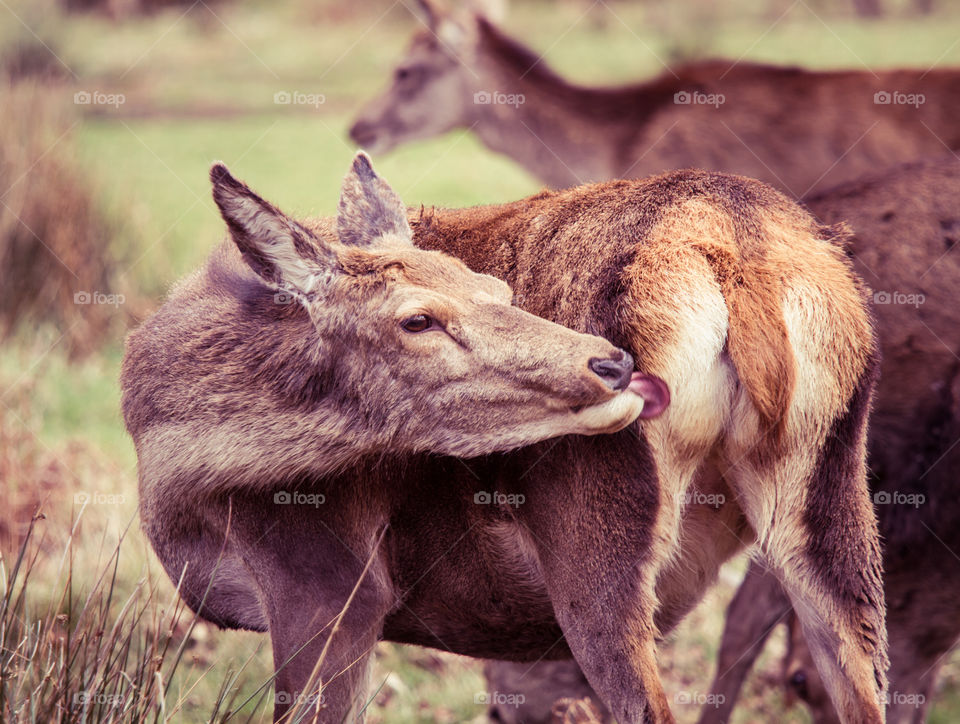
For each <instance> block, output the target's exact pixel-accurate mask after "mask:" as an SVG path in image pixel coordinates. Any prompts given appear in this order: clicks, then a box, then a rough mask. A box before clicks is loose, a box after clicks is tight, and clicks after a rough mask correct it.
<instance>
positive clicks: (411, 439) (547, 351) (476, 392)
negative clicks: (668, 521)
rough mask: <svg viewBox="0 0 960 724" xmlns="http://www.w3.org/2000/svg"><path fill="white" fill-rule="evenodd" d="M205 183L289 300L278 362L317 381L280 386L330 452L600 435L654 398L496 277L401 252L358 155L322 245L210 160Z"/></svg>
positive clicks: (620, 365)
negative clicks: (287, 343)
mask: <svg viewBox="0 0 960 724" xmlns="http://www.w3.org/2000/svg"><path fill="white" fill-rule="evenodd" d="M211 179H212V181H213V195H214V199H215V201H216V203H217V205H218V206H219V207H220V210H221V212H222V214H223V218H224V220H225V221H226V222H227V226H228V227H229V229H230V234H231V236H232V238H233V241H234V242H235V244H236V246H237V247H238V248H239V250H240V252H241V254H242V256H243V258H244V259H245V260H246V262H247V264H248V265H249V267H250V268H251V269H252V270H253V271H254V272H255V273H256V275H257V276H258V278H259V281H260V283H261V284H263V285H265V286H266V287H268V288H269V289H270V290H273V291H274V293H275V295H277V296H278V298H280V299H282V300H283V301H286V300H292V302H293V304H292V305H291V306H293V307H295V308H294V309H293V310H292V311H291V313H290V317H291V318H290V319H286V321H284V322H279V323H281V324H282V323H292V322H293V321H296V320H299V321H298V322H297V323H298V325H299V326H297V327H296V332H293V331H291V332H290V333H288V334H287V336H292V335H294V334H295V336H296V337H297V338H298V343H297V345H296V346H294V347H290V349H292V350H293V349H295V350H296V352H295V354H294V356H293V358H291V359H290V360H289V361H288V365H287V366H288V370H289V372H288V373H287V374H289V375H290V376H291V378H293V377H294V376H293V370H304V369H305V368H309V370H310V374H313V375H314V376H316V375H319V377H320V378H321V379H322V380H323V381H324V382H323V384H321V385H317V387H318V390H317V392H316V394H315V398H314V399H312V400H311V399H306V400H305V399H304V393H303V390H302V389H297V390H291V392H290V394H291V396H292V397H295V398H296V399H297V405H299V409H301V410H302V411H303V412H302V413H301V414H304V415H308V416H310V415H318V416H320V417H322V418H323V425H322V427H318V428H317V429H321V430H324V431H327V433H324V434H330V435H333V434H334V432H333V431H337V432H336V436H337V439H336V440H331V441H330V444H331V445H332V444H335V445H336V446H337V447H338V450H340V451H341V454H342V453H343V450H345V449H347V450H352V451H353V452H358V453H363V452H376V451H386V452H417V451H432V452H436V453H443V454H450V455H458V456H474V455H478V454H486V453H490V452H494V451H501V450H508V449H511V448H515V447H518V446H521V445H526V444H530V443H534V442H537V441H540V440H544V439H546V438H550V437H554V436H558V435H564V434H569V433H582V434H594V433H606V432H613V431H616V430H619V429H621V428H623V427H624V426H626V425H628V424H630V423H631V422H632V421H633V420H634V419H636V418H637V417H638V416H639V415H641V414H642V415H644V416H652V415H655V414H657V413H659V412H660V411H661V410H662V409H663V408H664V407H665V406H666V404H667V396H668V393H667V391H666V387H665V386H664V384H663V382H662V381H660V380H658V379H656V378H652V377H649V376H646V375H640V374H639V373H635V372H633V359H632V358H631V356H630V355H629V354H628V353H627V352H625V351H623V350H620V349H617V348H616V347H614V346H613V345H611V344H610V343H609V342H607V341H606V340H604V339H601V338H599V337H595V336H591V335H587V334H580V333H578V332H574V331H572V330H570V329H567V328H565V327H562V326H560V325H557V324H554V323H552V322H548V321H546V320H544V319H541V318H539V317H536V316H534V315H532V314H529V313H527V312H524V311H522V310H520V309H518V308H517V307H514V306H511V299H512V292H511V289H510V287H509V286H508V285H507V284H505V283H503V282H501V281H499V280H497V279H495V278H493V277H490V276H486V275H483V274H476V273H474V272H472V271H470V270H469V269H468V268H467V267H466V266H465V265H464V264H463V263H462V262H460V261H459V260H458V259H455V258H453V257H450V256H448V255H445V254H442V253H440V252H436V251H425V250H420V249H417V248H416V247H415V246H414V245H413V243H412V232H411V230H410V227H409V225H408V223H407V213H406V209H405V207H404V205H403V203H402V202H401V200H400V197H399V196H398V195H397V194H396V193H395V192H394V191H393V190H392V189H391V188H390V187H389V186H388V185H387V184H386V183H385V182H384V181H383V180H382V179H381V178H380V177H379V176H377V174H376V173H375V172H374V170H373V168H372V166H371V164H370V161H369V159H368V158H367V156H366V155H364V154H362V153H360V154H358V155H357V157H356V158H355V160H354V162H353V166H352V168H351V169H350V171H349V173H348V174H347V176H346V178H345V180H344V183H343V189H342V194H341V198H340V205H339V213H338V216H337V221H336V232H337V237H338V241H332V240H331V239H328V238H325V237H324V238H322V237H321V235H320V234H319V233H315V232H314V231H312V230H311V229H310V228H308V227H307V226H305V225H302V224H300V223H298V222H296V221H294V220H293V219H291V218H289V217H287V216H286V215H284V214H283V213H282V212H281V211H279V210H278V209H276V208H275V207H274V206H272V205H271V204H269V203H268V202H266V201H264V200H263V199H261V198H260V197H259V196H257V195H256V194H255V193H254V192H253V191H251V190H250V189H249V188H248V187H247V186H245V185H244V184H243V183H241V182H239V181H237V180H236V179H235V178H233V176H231V175H230V173H229V172H228V171H227V169H226V168H225V167H224V166H222V165H216V166H214V167H213V169H212V171H211ZM298 310H299V311H298ZM292 329H293V328H291V330H292ZM250 344H251V345H256V344H257V341H256V340H251V341H250ZM260 356H261V357H262V356H263V355H260ZM310 374H308V373H306V372H301V373H299V374H298V375H297V376H296V378H297V379H307V378H309V377H310ZM250 377H251V379H252V378H254V377H255V374H254V373H253V372H251V375H250ZM281 397H282V394H281ZM288 402H289V401H288ZM277 403H278V405H279V406H280V407H284V406H285V401H284V400H282V399H281V400H278V401H277ZM286 406H287V407H290V406H292V403H291V404H290V405H286ZM344 431H346V434H344ZM341 464H342V463H341Z"/></svg>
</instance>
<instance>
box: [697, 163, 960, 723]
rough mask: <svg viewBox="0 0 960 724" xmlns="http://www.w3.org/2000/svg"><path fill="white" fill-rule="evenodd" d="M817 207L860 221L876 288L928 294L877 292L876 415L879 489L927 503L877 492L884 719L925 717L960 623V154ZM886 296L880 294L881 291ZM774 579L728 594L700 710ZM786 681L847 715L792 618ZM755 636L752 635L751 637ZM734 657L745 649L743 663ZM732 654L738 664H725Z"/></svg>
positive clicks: (713, 717) (827, 712)
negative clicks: (959, 480) (899, 299)
mask: <svg viewBox="0 0 960 724" xmlns="http://www.w3.org/2000/svg"><path fill="white" fill-rule="evenodd" d="M808 203H809V206H810V208H811V209H812V210H813V211H814V213H816V214H817V216H819V217H820V218H821V219H823V220H824V221H826V222H828V223H835V222H837V221H840V220H841V219H843V220H846V221H848V222H849V223H850V225H851V226H852V228H853V231H854V234H855V235H854V238H853V240H852V242H851V244H850V247H849V251H850V254H851V256H852V258H853V260H854V264H855V265H856V266H857V268H858V270H859V271H860V272H861V273H862V274H864V276H865V277H867V278H869V279H870V280H871V282H872V284H873V285H874V287H875V288H876V289H877V290H878V292H877V294H883V293H890V294H892V293H894V292H899V293H901V294H910V293H922V294H924V295H925V296H926V300H925V301H924V302H923V304H921V305H918V306H912V305H909V304H903V303H901V304H897V303H896V302H895V300H892V302H891V303H877V304H875V305H874V310H875V312H876V314H877V316H878V321H879V324H880V340H881V343H882V348H883V363H882V366H881V377H880V384H879V387H878V396H877V401H876V405H875V413H874V416H873V421H872V425H871V432H870V440H869V452H870V468H871V472H872V476H871V479H870V484H871V489H872V490H873V494H874V499H875V500H876V501H882V500H883V499H884V498H883V497H882V496H884V495H890V496H893V495H894V494H900V495H911V494H914V495H916V494H922V495H923V496H924V497H925V500H924V502H923V503H922V504H919V505H916V506H914V505H909V504H902V503H901V504H896V503H882V502H881V504H879V505H877V506H876V507H877V511H878V513H879V524H880V532H881V534H882V539H883V541H884V569H885V572H886V573H885V589H886V598H887V602H888V606H889V609H888V619H887V623H888V628H889V639H890V656H891V669H890V692H891V698H890V704H889V706H888V721H891V722H903V723H904V724H906V723H908V722H909V723H914V722H922V721H924V719H925V716H926V712H927V711H928V708H929V706H930V703H931V699H932V696H933V693H934V691H935V681H936V675H937V671H938V669H939V667H940V663H941V660H942V657H943V656H944V654H946V652H947V651H949V650H950V648H951V647H952V646H953V644H954V643H955V642H956V640H957V639H958V637H960V623H958V622H960V616H958V614H960V609H958V605H957V601H958V600H960V590H958V587H957V580H958V579H957V577H956V576H955V575H954V574H953V571H955V570H956V569H955V566H956V565H957V564H956V561H955V559H954V558H953V555H952V554H951V552H950V551H951V550H958V549H960V537H958V530H960V525H958V522H960V505H958V503H957V500H956V495H955V494H954V487H955V482H956V471H957V469H958V467H957V466H958V464H960V461H958V458H957V454H956V451H955V450H954V449H952V446H953V444H954V442H955V441H956V439H957V437H958V436H960V424H958V418H957V404H956V401H957V399H958V394H960V382H958V371H960V364H958V362H957V359H956V354H957V352H960V340H958V337H957V330H958V328H960V319H958V318H957V317H958V312H957V306H956V305H955V304H954V303H953V301H952V300H953V299H955V297H956V293H957V280H958V279H960V261H958V258H957V256H956V253H955V252H954V251H953V247H954V245H955V244H956V242H957V240H958V236H957V234H958V231H960V162H958V161H957V159H956V158H954V157H953V156H948V157H945V158H936V159H930V160H926V161H919V162H915V163H911V164H906V165H904V166H902V167H898V168H895V169H892V170H890V171H888V172H886V173H883V174H877V175H874V176H871V177H867V178H864V179H862V180H860V181H858V182H855V183H851V184H847V185H845V186H841V187H838V188H836V189H834V190H832V191H828V192H824V193H822V194H820V195H818V196H816V197H814V198H811V199H810V200H809V202H808ZM879 299H883V298H882V297H880V298H879ZM788 610H789V602H788V601H787V600H786V598H785V597H784V596H783V593H782V591H780V589H779V584H778V582H777V581H776V579H775V578H774V577H773V576H771V575H769V574H766V575H764V574H763V572H762V568H761V567H760V566H757V565H754V566H752V567H751V569H750V572H749V573H748V575H747V578H746V580H745V581H744V583H743V585H742V587H741V590H740V592H739V593H738V595H737V597H736V599H735V600H734V602H733V603H732V604H731V608H730V611H729V613H728V617H727V629H726V631H725V632H724V642H723V645H722V646H721V652H720V660H719V661H718V678H717V680H716V681H715V682H714V691H716V692H722V693H724V695H725V697H726V704H725V706H724V707H721V708H720V709H718V710H716V711H713V710H710V711H706V710H705V712H704V716H703V717H702V718H701V722H702V724H707V723H708V722H720V721H725V720H726V719H727V717H728V715H729V713H730V711H731V710H732V707H733V704H734V702H735V700H736V696H737V693H738V692H739V689H740V686H741V685H742V682H743V680H744V679H745V678H746V676H747V674H748V672H749V670H750V668H751V666H752V664H753V662H754V660H755V658H756V656H757V654H758V653H759V650H760V648H761V647H762V643H763V641H764V640H765V638H766V633H765V632H767V631H768V630H769V628H770V626H771V625H772V624H773V623H775V622H776V621H778V620H788V619H786V618H785V616H784V614H785V613H786V612H787V611H788ZM791 630H792V635H791V641H792V646H791V652H790V654H789V656H788V660H787V663H786V665H785V681H786V683H787V686H788V688H789V689H790V691H792V692H793V695H794V696H796V697H798V698H800V699H801V700H803V701H805V702H807V704H808V705H809V706H810V707H811V709H812V711H813V713H814V718H815V721H817V722H823V723H824V724H827V723H828V722H832V721H837V715H836V712H835V710H834V709H833V707H832V706H831V705H830V702H829V698H828V697H827V696H826V693H825V690H824V685H823V682H822V681H821V679H820V677H819V676H818V675H817V672H816V669H815V667H813V666H812V663H811V659H810V653H809V647H808V646H807V643H806V642H805V641H804V640H803V638H802V635H801V634H800V632H799V630H798V627H797V626H796V625H793V626H792V629H791ZM753 642H756V645H754V643H753ZM734 660H739V663H737V664H736V665H735V666H734V665H733V664H732V662H733V661H734ZM728 664H729V665H728Z"/></svg>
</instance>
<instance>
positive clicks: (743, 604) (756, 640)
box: [698, 561, 790, 724]
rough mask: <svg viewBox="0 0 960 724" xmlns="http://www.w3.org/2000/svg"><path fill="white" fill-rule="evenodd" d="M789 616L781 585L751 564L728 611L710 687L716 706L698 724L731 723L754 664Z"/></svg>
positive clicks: (788, 603) (709, 709)
mask: <svg viewBox="0 0 960 724" xmlns="http://www.w3.org/2000/svg"><path fill="white" fill-rule="evenodd" d="M789 612H790V599H789V598H787V595H786V594H785V593H784V592H783V587H782V586H781V585H780V581H779V580H777V577H776V576H775V575H774V574H773V573H772V572H771V571H769V570H767V568H766V566H764V565H763V564H762V563H760V562H758V561H752V562H751V563H750V567H749V568H748V569H747V575H746V576H745V577H744V579H743V583H741V584H740V588H739V589H737V594H736V595H735V596H734V597H733V600H732V601H730V605H729V606H728V607H727V615H726V621H725V623H724V629H723V639H722V640H721V642H720V652H719V654H718V655H717V673H716V676H715V678H714V680H713V684H712V686H711V687H710V693H711V694H712V697H711V699H710V700H711V701H713V702H716V705H715V706H705V707H704V709H703V711H702V712H701V714H700V719H699V720H698V721H699V724H721V723H722V722H726V721H729V720H730V716H731V714H732V713H733V707H734V705H735V704H736V702H737V697H738V696H739V695H740V688H741V687H742V686H743V682H744V681H745V680H746V678H747V675H748V674H749V673H750V669H751V668H753V662H754V661H756V659H757V656H759V655H760V652H761V651H763V645H764V644H765V643H766V641H767V639H768V638H769V636H770V634H771V633H773V630H774V629H775V628H776V626H777V624H778V623H781V622H783V621H784V618H785V616H786V615H787V614H788V613H789Z"/></svg>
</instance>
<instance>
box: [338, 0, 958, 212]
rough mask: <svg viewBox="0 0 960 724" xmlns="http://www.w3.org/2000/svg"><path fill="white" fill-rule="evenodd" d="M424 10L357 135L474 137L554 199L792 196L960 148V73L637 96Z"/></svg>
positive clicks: (808, 76)
mask: <svg viewBox="0 0 960 724" xmlns="http://www.w3.org/2000/svg"><path fill="white" fill-rule="evenodd" d="M420 6H421V7H422V8H423V13H424V25H425V26H426V27H425V28H423V29H422V30H420V31H419V32H417V33H416V35H415V36H414V37H413V40H412V42H411V44H410V47H409V50H408V51H407V53H406V55H405V57H404V58H403V59H402V60H401V61H400V62H399V64H398V65H397V68H396V70H395V72H394V78H393V80H392V82H391V84H390V85H389V87H388V88H387V89H386V90H385V91H384V93H383V94H381V95H380V96H379V97H377V98H375V99H373V100H371V101H370V102H369V103H368V104H367V105H366V107H365V108H364V109H363V110H362V111H361V112H360V113H359V115H358V116H357V118H356V119H355V122H354V123H353V125H352V127H351V131H350V135H351V138H352V139H353V140H354V142H355V143H357V144H358V145H360V146H362V147H364V148H366V149H368V150H370V151H371V152H374V153H378V154H381V153H385V152H386V151H389V150H390V149H392V148H394V147H395V146H397V145H399V144H402V143H407V142H410V141H414V140H417V139H422V138H429V137H432V136H437V135H440V134H442V133H445V132H447V131H450V130H452V129H455V128H467V129H470V130H471V131H472V132H473V133H475V134H476V135H477V136H478V137H479V139H480V140H481V142H483V143H484V145H486V146H487V147H488V148H489V149H490V150H492V151H495V152H497V153H501V154H503V155H506V156H508V157H510V158H511V159H513V160H514V161H516V162H518V163H519V164H520V165H521V166H523V167H524V168H525V169H526V170H527V171H529V172H530V173H531V174H532V175H533V176H535V177H536V178H538V179H540V180H541V181H542V182H544V183H546V184H548V185H549V186H552V187H554V188H565V187H568V186H572V185H577V184H582V183H587V182H592V181H604V180H607V179H614V178H637V177H643V176H647V175H650V174H654V173H660V172H663V171H667V170H672V169H677V168H703V169H708V170H715V171H727V172H731V173H738V174H742V175H744V176H750V177H753V178H758V179H760V180H762V181H766V182H767V183H770V184H772V185H774V186H776V187H778V188H780V189H781V190H782V191H785V192H787V193H789V194H790V195H792V196H793V197H794V198H801V197H803V196H806V195H808V194H810V193H811V192H812V191H815V190H819V189H825V188H829V187H830V186H833V185H836V184H839V183H842V182H844V181H849V180H852V179H854V178H857V177H859V176H861V175H863V174H864V173H867V172H870V171H876V170H879V169H882V168H884V167H887V166H889V165H890V164H893V163H897V162H900V161H909V160H912V159H916V158H920V157H922V156H926V155H931V154H939V153H942V152H943V149H944V148H945V147H946V148H951V149H957V148H960V129H958V128H957V124H956V123H955V119H956V118H957V116H958V115H960V71H958V70H954V69H934V70H930V69H927V68H924V69H918V70H881V71H877V72H873V71H864V70H838V71H808V70H803V69H801V68H795V67H778V66H772V65H763V64H758V63H748V62H743V61H740V62H736V61H703V62H697V63H692V64H687V65H683V66H680V67H676V68H668V69H667V70H665V71H664V72H663V73H661V74H660V75H659V76H658V77H656V78H654V79H652V80H649V81H646V82H642V83H637V84H633V85H627V86H622V87H585V86H580V85H576V84H573V83H571V82H569V81H567V80H566V79H564V78H562V77H561V76H559V75H558V74H557V73H555V72H554V71H553V70H551V69H550V68H549V67H548V66H547V64H546V63H545V62H544V61H543V58H542V57H541V55H540V54H539V53H537V52H534V51H533V50H531V49H529V48H527V47H525V46H524V45H523V44H521V43H520V42H518V41H517V40H515V39H514V38H511V37H509V36H508V35H506V34H505V33H504V32H503V31H502V30H501V29H500V28H498V27H497V26H496V25H495V24H494V23H492V22H491V21H490V20H488V19H487V18H486V17H485V16H483V15H478V14H474V13H471V12H466V11H460V12H455V13H454V12H448V11H446V10H444V9H443V8H442V7H441V6H440V5H439V4H438V3H436V2H435V0H420ZM485 94H486V95H485ZM493 94H499V95H497V96H494V95H493ZM711 99H712V100H711ZM484 101H488V102H484ZM683 101H687V102H683ZM701 101H703V102H701ZM878 101H879V102H878ZM884 101H886V102H884Z"/></svg>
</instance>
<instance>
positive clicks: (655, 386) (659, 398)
mask: <svg viewBox="0 0 960 724" xmlns="http://www.w3.org/2000/svg"><path fill="white" fill-rule="evenodd" d="M627 389H628V390H630V392H632V393H634V394H635V395H640V397H642V398H643V412H641V413H640V417H641V418H643V419H649V418H651V417H656V416H657V415H659V414H660V413H661V412H663V411H664V410H666V409H667V405H669V404H670V390H669V389H668V388H667V383H666V382H664V381H663V380H661V379H660V378H659V377H654V376H653V375H645V374H643V373H642V372H634V373H633V376H632V377H631V378H630V384H629V385H628V386H627Z"/></svg>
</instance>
